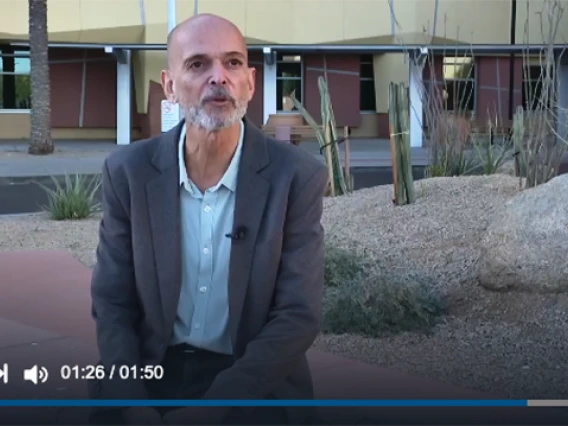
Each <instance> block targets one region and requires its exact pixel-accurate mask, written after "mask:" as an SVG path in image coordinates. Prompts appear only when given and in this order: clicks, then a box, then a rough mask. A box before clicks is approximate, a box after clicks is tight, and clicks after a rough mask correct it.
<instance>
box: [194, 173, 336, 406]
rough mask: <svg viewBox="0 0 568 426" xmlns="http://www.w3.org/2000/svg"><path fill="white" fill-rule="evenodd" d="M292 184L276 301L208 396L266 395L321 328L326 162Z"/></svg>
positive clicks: (209, 391)
mask: <svg viewBox="0 0 568 426" xmlns="http://www.w3.org/2000/svg"><path fill="white" fill-rule="evenodd" d="M319 166H320V165H319V164H318V167H317V168H316V171H315V172H314V173H313V174H312V175H311V176H310V175H309V174H308V177H309V178H308V179H304V182H299V183H298V184H297V185H295V186H296V187H295V188H294V187H293V188H292V193H291V194H290V202H289V207H288V212H287V217H286V223H285V229H284V240H283V248H282V254H281V263H280V265H281V266H280V271H279V274H278V277H277V282H276V287H275V288H276V290H275V304H274V307H273V309H272V311H271V313H270V316H269V318H268V322H267V324H266V325H265V326H264V328H263V329H262V331H261V332H260V333H259V334H258V335H257V337H256V338H255V339H254V340H253V341H251V342H250V343H249V344H248V345H247V348H246V351H245V353H244V355H243V356H242V357H241V358H239V359H238V360H237V361H236V362H235V363H234V364H233V366H232V367H231V368H229V369H227V370H225V371H223V372H221V373H220V374H219V375H218V376H217V377H216V380H215V381H214V382H213V384H212V386H211V387H210V388H209V390H208V391H207V392H206V394H205V396H204V399H220V400H227V399H265V398H266V396H268V395H269V394H270V392H271V391H272V390H273V389H274V388H275V387H277V386H279V385H280V383H281V382H282V381H284V380H285V379H286V377H287V376H289V375H290V373H291V371H292V368H294V366H296V365H298V361H299V360H300V359H301V358H302V357H304V356H305V354H306V352H307V351H308V350H309V348H310V347H311V346H312V344H313V342H314V340H315V339H316V337H317V335H318V334H319V332H320V326H321V311H322V309H321V304H322V293H323V286H324V232H323V227H322V225H321V217H322V211H323V196H324V192H325V189H326V186H327V182H328V174H327V169H326V168H325V167H323V166H321V167H319Z"/></svg>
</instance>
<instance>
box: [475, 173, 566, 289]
mask: <svg viewBox="0 0 568 426" xmlns="http://www.w3.org/2000/svg"><path fill="white" fill-rule="evenodd" d="M480 244H481V253H482V256H481V258H480V259H479V284H480V285H482V286H483V287H485V288H487V289H491V290H500V291H507V290H509V291H526V292H536V293H542V292H565V291H568V252H567V250H568V175H560V176H558V177H556V178H554V179H552V180H551V181H549V182H548V183H546V184H543V185H540V186H538V187H536V188H531V189H527V190H524V191H522V192H520V193H519V194H517V195H516V196H514V197H513V198H511V199H510V200H509V201H508V202H507V203H505V205H504V206H503V208H502V209H500V210H499V212H498V214H495V215H494V216H493V219H492V220H491V223H490V225H489V226H488V228H487V230H486V232H485V234H484V236H483V238H482V239H481V243H480Z"/></svg>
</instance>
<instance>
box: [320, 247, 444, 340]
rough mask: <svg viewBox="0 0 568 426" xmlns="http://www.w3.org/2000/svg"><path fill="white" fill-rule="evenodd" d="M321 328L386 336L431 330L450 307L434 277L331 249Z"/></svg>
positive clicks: (327, 266) (332, 332)
mask: <svg viewBox="0 0 568 426" xmlns="http://www.w3.org/2000/svg"><path fill="white" fill-rule="evenodd" d="M325 271H326V290H325V296H324V323H323V332H324V333H330V334H357V335H363V336H366V337H382V336H386V335H392V334H395V333H400V332H404V331H424V332H426V331H428V330H429V329H431V328H432V327H433V326H435V325H436V324H437V323H438V321H439V319H440V317H441V316H443V315H445V314H446V312H447V307H446V305H445V301H444V299H443V297H442V296H441V295H439V294H437V293H436V292H435V291H434V290H433V288H434V286H433V285H432V284H433V282H432V281H431V279H429V278H428V277H425V276H421V275H418V274H411V273H408V272H401V273H397V272H393V271H387V270H386V269H384V268H380V267H377V266H375V267H373V262H371V261H370V260H369V259H366V258H365V257H364V256H361V255H356V254H349V252H348V251H346V250H341V249H337V248H328V255H327V256H326V265H325Z"/></svg>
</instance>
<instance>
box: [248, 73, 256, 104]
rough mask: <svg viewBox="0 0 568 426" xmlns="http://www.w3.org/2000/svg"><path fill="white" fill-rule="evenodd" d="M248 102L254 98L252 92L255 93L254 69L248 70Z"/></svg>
mask: <svg viewBox="0 0 568 426" xmlns="http://www.w3.org/2000/svg"><path fill="white" fill-rule="evenodd" d="M248 84H249V101H250V100H251V99H252V97H253V96H254V92H255V91H256V68H249V78H248Z"/></svg>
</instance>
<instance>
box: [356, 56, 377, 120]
mask: <svg viewBox="0 0 568 426" xmlns="http://www.w3.org/2000/svg"><path fill="white" fill-rule="evenodd" d="M359 75H360V83H359V93H360V95H359V97H360V100H359V103H360V106H359V109H360V110H361V111H366V112H371V111H372V112H377V100H376V98H375V73H374V71H373V55H363V56H361V67H360V70H359Z"/></svg>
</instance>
